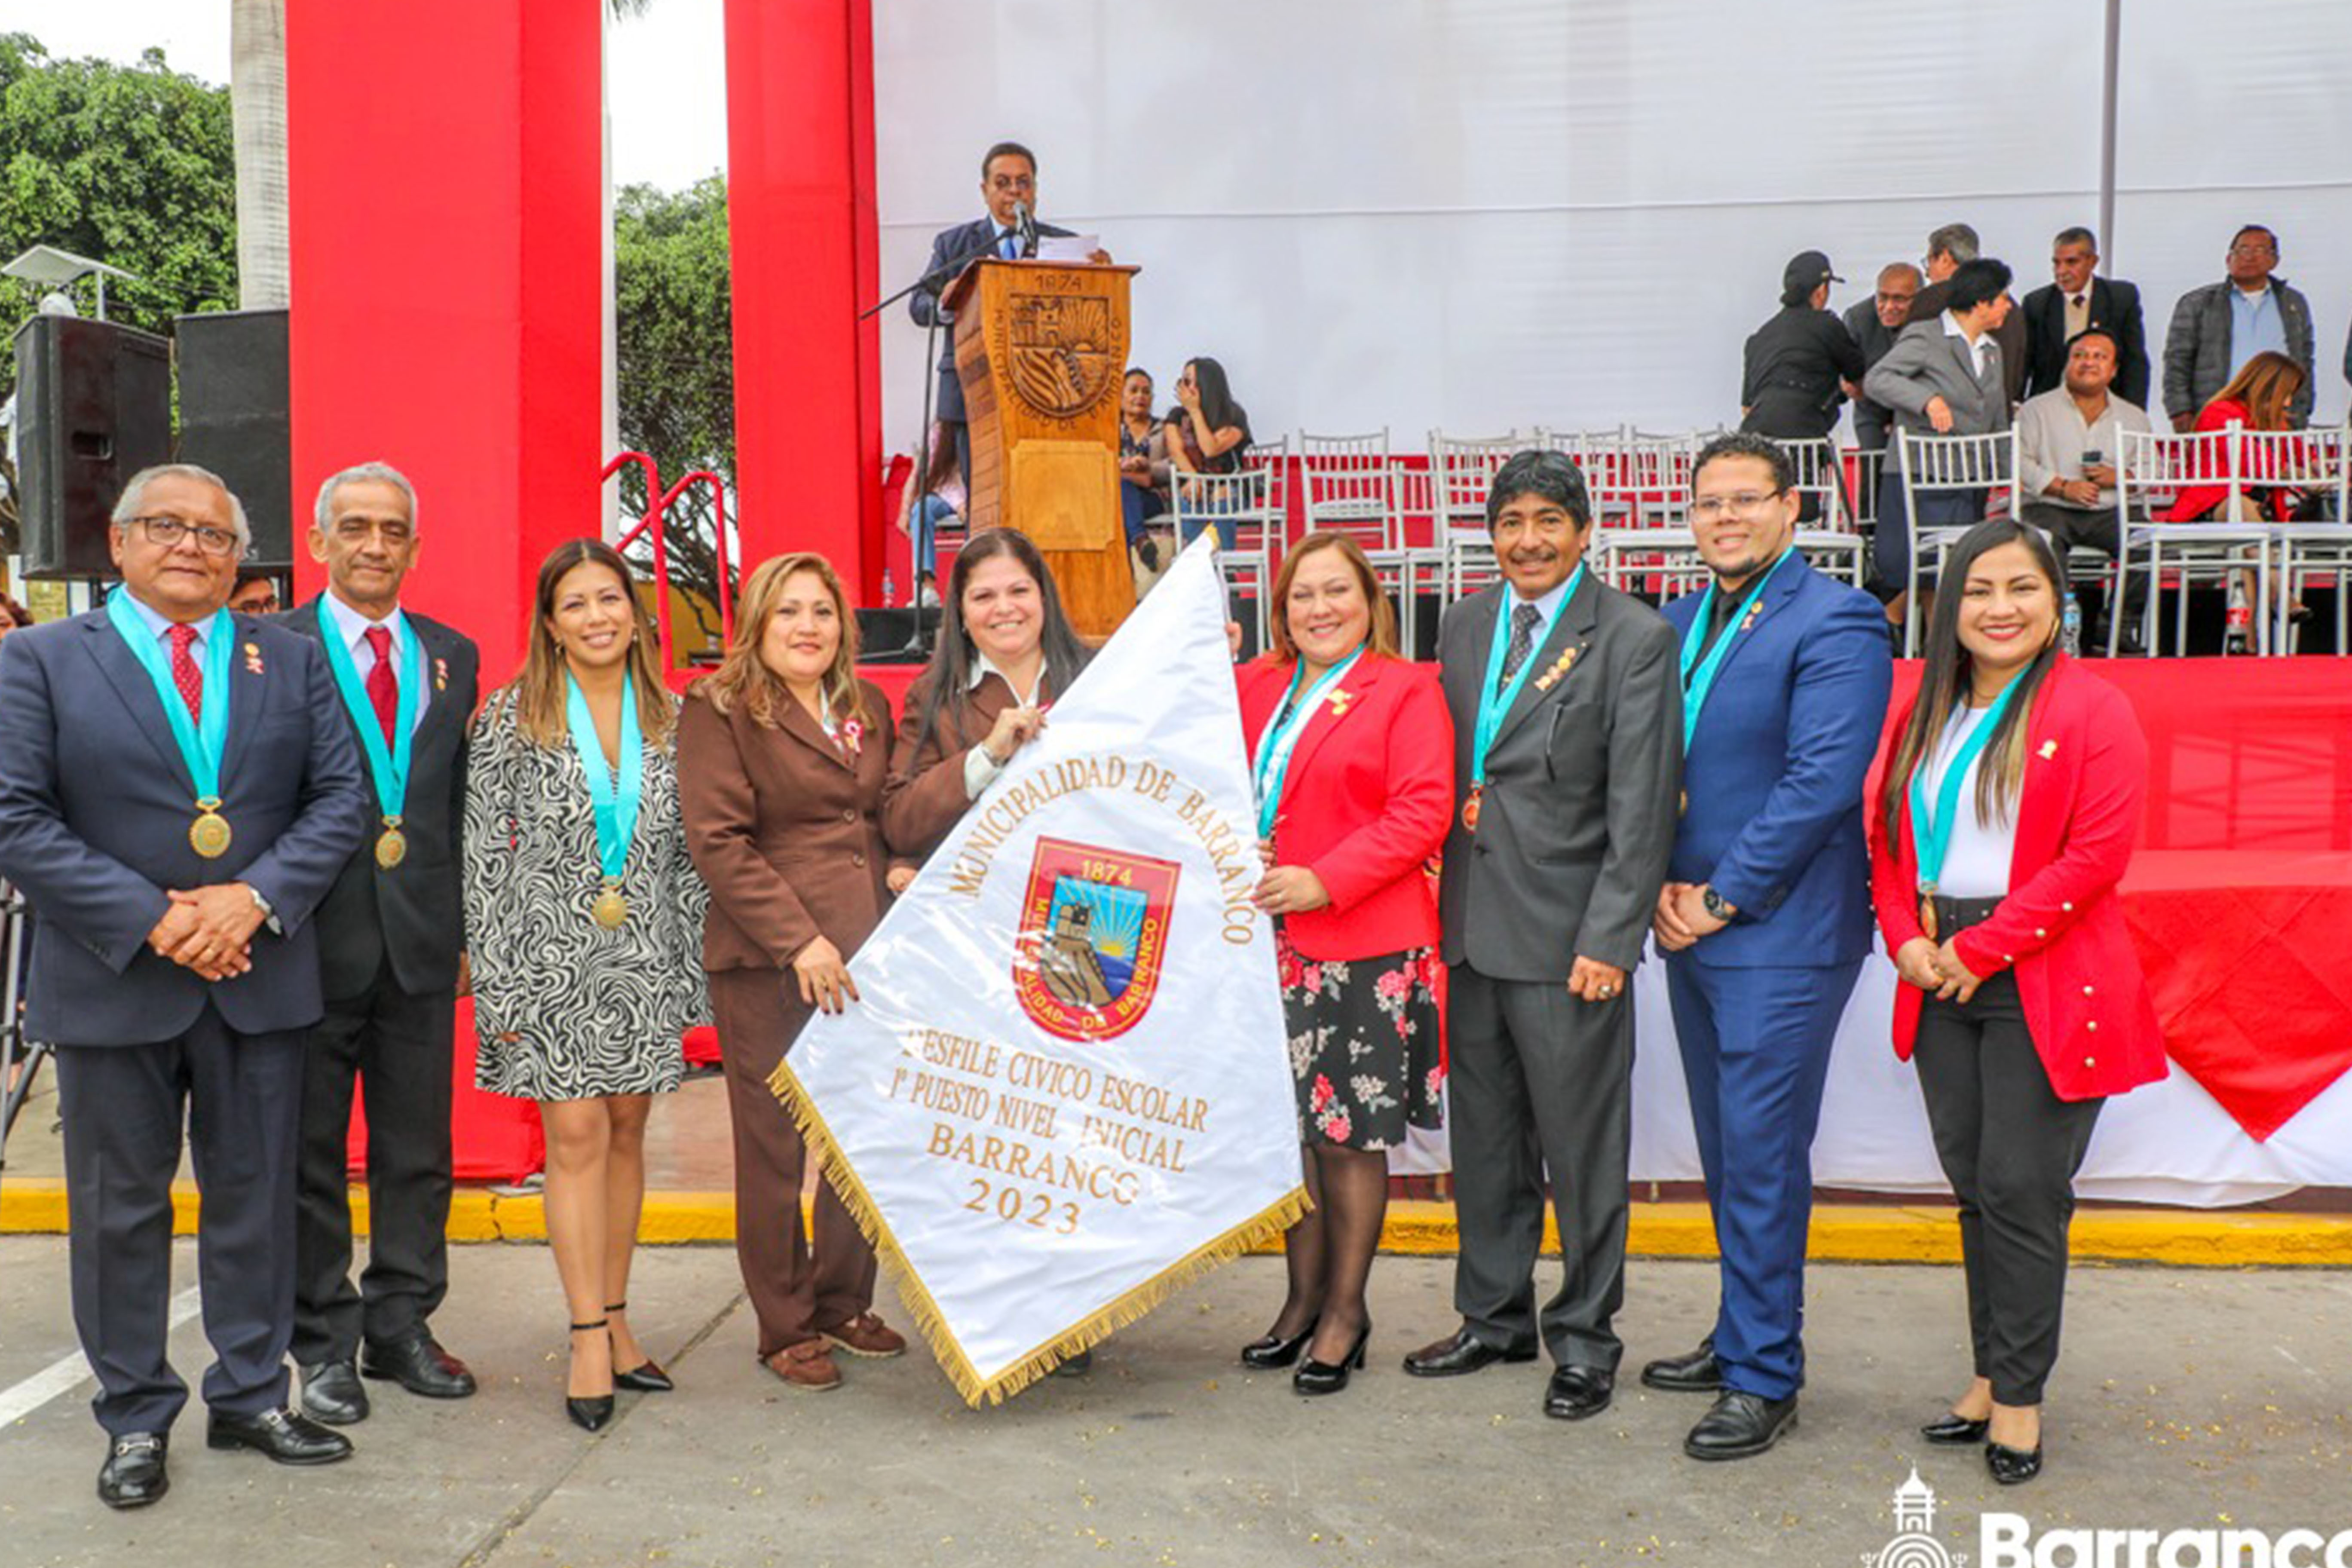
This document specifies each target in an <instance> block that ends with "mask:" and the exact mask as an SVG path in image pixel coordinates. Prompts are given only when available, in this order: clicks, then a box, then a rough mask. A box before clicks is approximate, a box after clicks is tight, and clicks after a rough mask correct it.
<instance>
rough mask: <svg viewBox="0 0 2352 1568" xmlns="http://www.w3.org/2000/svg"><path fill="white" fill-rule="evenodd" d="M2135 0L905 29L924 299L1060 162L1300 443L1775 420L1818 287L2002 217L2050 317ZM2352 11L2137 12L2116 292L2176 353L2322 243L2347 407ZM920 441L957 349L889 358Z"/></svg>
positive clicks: (894, 100)
mask: <svg viewBox="0 0 2352 1568" xmlns="http://www.w3.org/2000/svg"><path fill="white" fill-rule="evenodd" d="M874 12H875V39H876V51H875V54H876V58H875V95H876V106H875V120H876V130H877V178H878V184H879V205H880V216H881V225H882V248H881V255H882V280H883V284H884V287H885V289H891V288H896V287H897V286H898V284H899V283H900V282H903V281H905V280H906V279H911V278H912V277H914V276H915V275H916V274H917V273H918V272H919V270H920V269H921V267H922V263H923V259H924V257H925V256H926V255H927V254H928V246H929V239H930V237H931V235H932V234H933V233H935V232H936V231H937V230H939V229H940V228H943V227H945V226H948V225H950V224H952V223H957V222H961V221H964V220H967V219H969V218H971V217H974V216H978V215H979V213H980V211H981V206H980V201H979V192H978V186H979V170H978V161H979V155H980V153H981V152H982V150H983V149H984V148H985V147H986V146H987V145H988V144H989V143H990V142H993V141H996V140H998V139H999V138H1004V137H1010V138H1013V139H1015V140H1019V141H1023V142H1027V143H1029V144H1030V145H1031V146H1032V147H1034V149H1036V151H1037V154H1038V157H1039V160H1040V162H1041V164H1042V167H1041V168H1040V170H1039V184H1040V191H1041V200H1040V202H1039V208H1040V211H1041V212H1042V213H1043V214H1044V215H1045V216H1046V217H1047V218H1048V219H1051V220H1053V221H1055V222H1058V223H1061V224H1063V225H1065V226H1069V227H1072V228H1076V229H1078V230H1080V231H1082V232H1093V231H1097V230H1098V231H1099V232H1100V233H1101V234H1102V236H1103V237H1104V241H1105V243H1106V244H1107V246H1108V247H1109V249H1110V250H1111V251H1112V252H1113V254H1114V255H1116V256H1117V257H1118V258H1119V259H1120V260H1122V261H1131V262H1136V263H1139V264H1140V265H1141V266H1142V268H1144V270H1143V273H1142V275H1141V276H1140V277H1139V278H1138V279H1137V280H1136V286H1135V323H1136V325H1135V344H1134V351H1133V357H1134V358H1135V360H1136V361H1137V362H1139V363H1142V364H1144V365H1146V366H1148V367H1149V368H1150V369H1151V370H1152V371H1153V372H1154V374H1156V375H1157V376H1158V377H1159V380H1160V393H1161V400H1162V402H1163V404H1164V403H1166V402H1167V401H1170V400H1171V397H1172V385H1171V384H1172V382H1173V379H1174V376H1175V373H1176V371H1177V369H1178V368H1179V367H1180V366H1181V363H1182V361H1183V360H1184V359H1185V358H1186V357H1188V356H1191V355H1194V354H1210V355H1213V356H1215V357H1216V358H1218V359H1220V360H1222V361H1223V363H1224V364H1225V366H1226V368H1227V370H1228V371H1229V372H1230V373H1231V374H1232V376H1233V381H1234V391H1235V395H1237V396H1239V397H1240V398H1241V400H1242V401H1243V402H1244V404H1245V405H1247V406H1248V408H1249V410H1250V412H1251V416H1252V420H1253V423H1254V425H1255V426H1256V428H1257V429H1258V431H1259V432H1260V433H1261V434H1265V435H1273V434H1276V433H1279V432H1281V431H1284V430H1292V429H1297V428H1299V427H1301V426H1306V427H1307V428H1312V429H1317V430H1323V431H1350V430H1363V429H1370V428H1373V427H1376V426H1382V425H1386V426H1389V427H1390V429H1391V437H1392V439H1393V440H1394V441H1395V442H1396V444H1397V445H1398V447H1400V448H1417V447H1420V446H1421V444H1422V442H1423V437H1424V435H1425V433H1426V432H1427V431H1428V430H1429V429H1430V428H1431V427H1432V426H1439V427H1443V428H1444V429H1447V430H1450V431H1455V432H1459V433H1461V434H1465V435H1483V434H1490V433H1494V432H1498V431H1501V430H1504V429H1507V428H1510V427H1513V426H1537V425H1545V426H1555V427H1566V428H1584V427H1591V426H1613V425H1615V424H1617V423H1618V422H1620V421H1621V420H1630V421H1633V422H1634V423H1636V424H1637V425H1640V426H1643V427H1646V428H1689V427H1693V426H1713V425H1715V424H1717V423H1731V422H1735V421H1736V420H1737V417H1738V406H1737V404H1738V391H1739V346H1740V343H1741V342H1742V340H1743V339H1744V338H1745V337H1746V335H1747V334H1748V331H1751V330H1753V329H1754V327H1755V326H1756V325H1757V323H1759V321H1762V320H1763V319H1764V318H1765V317H1766V316H1768V315H1769V314H1770V313H1771V311H1772V310H1773V309H1774V308H1775V303H1776V296H1777V294H1778V291H1779V288H1780V268H1781V265H1782V264H1783V263H1784V262H1785V261H1786V260H1787V258H1789V257H1790V255H1792V254H1793V253H1795V252H1797V251H1799V250H1802V249H1806V248H1809V247H1820V248H1822V249H1824V250H1827V251H1828V252H1829V253H1830V255H1831V257H1832V259H1833V260H1834V261H1835V263H1836V264H1837V267H1838V268H1839V270H1840V272H1841V273H1842V274H1843V276H1844V277H1845V278H1846V279H1848V280H1849V281H1848V282H1847V283H1845V284H1844V285H1843V287H1841V288H1839V289H1836V290H1835V293H1834V298H1833V301H1832V302H1833V304H1834V305H1836V306H1837V307H1839V308H1841V309H1842V308H1843V306H1844V305H1845V304H1846V303H1848V302H1850V301H1852V300H1857V299H1860V298H1861V297H1862V296H1863V295H1864V293H1865V292H1867V290H1868V289H1870V287H1871V285H1872V280H1873V278H1874V274H1875V272H1876V270H1877V268H1879V267H1880V266H1881V265H1883V264H1884V263H1885V262H1888V261H1892V260H1896V259H1915V260H1916V258H1918V256H1919V254H1920V251H1921V248H1922V243H1921V242H1922V241H1923V239H1924V238H1925V237H1926V235H1927V231H1928V230H1929V229H1930V228H1932V227H1934V226H1936V225H1937V224H1939V223H1943V222H1947V221H1950V220H1953V219H1963V220H1966V221H1968V222H1970V223H1973V224H1974V225H1975V226H1977V228H1978V229H1979V232H1980V233H1981V234H1982V235H1983V237H1984V241H1985V246H1986V249H1987V251H1988V253H1990V254H1991V255H1995V256H1999V257H2000V258H2002V259H2004V260H2006V261H2008V262H2010V264H2011V266H2012V267H2013V268H2016V270H2017V273H2018V279H2019V281H2018V289H2017V291H2018V293H2019V294H2020V296H2022V295H2023V293H2024V292H2025V290H2026V289H2031V288H2033V287H2036V286H2038V285H2040V284H2042V283H2043V282H2046V281H2048V279H2049V254H2050V252H2049V242H2050V237H2051V236H2052V235H2053V233H2054V232H2055V231H2056V230H2057V229H2059V228H2060V227H2062V226H2065V225H2067V224H2072V223H2081V224H2086V225H2095V224H2096V222H2097V218H2098V182H2099V125H2098V119H2099V101H2100V64H2101V38H2102V27H2103V25H2104V16H2105V5H2104V4H2103V3H2102V0H1979V3H1977V4H1971V5H1949V6H1944V7H1940V8H1933V9H1929V8H1912V9H1908V10H1904V11H1900V12H1890V11H1889V10H1888V9H1887V7H1886V6H1885V5H1884V4H1880V3H1876V0H1814V3H1813V4H1810V5H1802V6H1799V5H1736V4H1731V3H1729V0H1311V3H1277V4H1267V3H1265V0H1192V3H1191V4H1187V5H1142V4H1135V3H1133V0H909V3H907V4H890V5H877V6H876V7H875V8H874ZM2347 81H2352V5H2347V4H2346V3H2345V0H2271V3H2270V4H2267V5H2263V6H2260V7H2248V8H2245V9H2244V11H2243V12H2241V11H2240V9H2239V8H2237V7H2229V6H2220V5H2211V4H2207V3H2202V0H2131V4H2129V5H2126V6H2125V7H2124V23H2123V32H2122V88H2121V110H2120V118H2119V153H2118V163H2117V181H2118V187H2119V189H2118V197H2117V206H2116V233H2114V234H2113V235H2111V236H2102V237H2101V238H2102V240H2103V242H2104V244H2103V248H2104V249H2105V253H2106V257H2107V269H2108V271H2109V272H2110V273H2111V275H2113V276H2116V277H2121V278H2128V279H2133V280H2135V281H2137V283H2138V284H2139V285H2140V288H2141V289H2142V292H2143V295H2144V297H2145V299H2146V300H2147V315H2148V322H2147V325H2148V332H2149V338H2150V344H2149V346H2150V349H2151V351H2157V350H2158V349H2160V346H2161V338H2162V335H2163V332H2164V329H2165V325H2166V322H2167V321H2168V319H2169V316H2170V311H2171V308H2172V303H2173V301H2174V300H2176V299H2177V298H2178V297H2179V294H2180V293H2181V291H2182V290H2183V289H2187V288H2189V287H2191V286H2193V285H2195V284H2198V283H2200V282H2207V281H2210V280H2212V279H2218V278H2220V277H2221V258H2222V252H2223V251H2224V250H2225V249H2226V248H2227V247H2228V244H2229V240H2230V236H2231V232H2232V231H2233V230H2234V229H2235V228H2236V227H2237V226H2239V225H2241V224H2243V223H2248V222H2261V223H2266V224H2268V225H2270V226H2273V228H2275V229H2276V230H2277V231H2278V233H2279V236H2280V237H2281V241H2282V244H2283V247H2284V258H2283V259H2282V262H2281V267H2280V270H2281V272H2282V274H2283V275H2284V276H2285V277H2286V278H2288V279H2290V280H2291V281H2293V282H2294V284H2295V285H2296V286H2297V287H2298V288H2300V289H2303V290H2304V291H2305V293H2307V294H2308V295H2309V296H2310V299H2311V301H2312V306H2313V310H2314V314H2315V317H2316V318H2317V322H2316V324H2317V331H2318V355H2317V357H2318V366H2319V408H2320V411H2321V413H2322V415H2323V416H2337V417H2340V416H2341V413H2342V410H2343V409H2344V407H2345V404H2346V388H2345V383H2344V377H2343V367H2344V355H2345V339H2346V329H2347V324H2352V265H2347V258H2346V247H2347V241H2352V93H2347V91H2346V90H2345V84H2346V83H2347ZM883 353H884V355H885V376H884V385H885V391H886V396H885V418H886V421H887V424H886V427H885V437H884V438H885V441H886V444H887V446H888V447H890V449H892V450H894V451H903V450H906V449H908V447H910V446H911V445H912V442H913V440H914V437H915V432H916V426H917V425H918V424H919V420H920V414H921V397H922V382H921V378H920V375H919V371H920V360H921V353H922V351H921V332H920V330H919V329H918V328H916V327H914V326H913V325H912V324H911V322H909V321H908V318H907V317H906V316H905V314H904V313H903V311H902V310H894V311H893V312H892V313H891V314H890V317H889V324H888V325H887V327H886V328H885V330H884V334H883Z"/></svg>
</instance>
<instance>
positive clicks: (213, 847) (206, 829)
mask: <svg viewBox="0 0 2352 1568" xmlns="http://www.w3.org/2000/svg"><path fill="white" fill-rule="evenodd" d="M234 837H236V836H235V835H234V834H233V833H231V832H230V831H229V826H228V818H227V817H226V816H222V815H221V814H220V802H218V801H216V800H213V801H204V800H200V801H198V802H196V819H195V821H194V822H192V823H190V824H188V847H190V848H191V849H194V851H195V852H196V853H197V854H199V855H201V856H203V857H204V858H205V859H207V860H217V859H219V858H221V857H222V856H224V855H226V854H227V853H228V847H229V842H230V840H231V839H232V838H234Z"/></svg>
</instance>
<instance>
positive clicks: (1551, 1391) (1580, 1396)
mask: <svg viewBox="0 0 2352 1568" xmlns="http://www.w3.org/2000/svg"><path fill="white" fill-rule="evenodd" d="M1616 1393H1617V1377H1616V1374H1615V1373H1607V1372H1603V1371H1601V1369H1600V1368H1599V1367H1597V1366H1563V1367H1559V1368H1556V1369H1554V1370H1553V1372H1552V1374H1551V1382H1550V1383H1549V1384H1546V1385H1545V1387H1544V1403H1543V1413H1544V1414H1545V1415H1549V1416H1550V1417H1551V1418H1552V1419H1553V1420H1555V1421H1582V1420H1584V1419H1585V1418H1587V1417H1588V1416H1593V1415H1600V1414H1601V1412H1602V1411H1604V1410H1606V1409H1608V1408H1609V1402H1610V1400H1611V1399H1612V1398H1614V1397H1615V1396H1616Z"/></svg>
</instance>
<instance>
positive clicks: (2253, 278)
mask: <svg viewBox="0 0 2352 1568" xmlns="http://www.w3.org/2000/svg"><path fill="white" fill-rule="evenodd" d="M2278 259H2279V242H2278V236H2276V235H2274V234H2273V233H2272V232H2271V231H2270V230H2269V229H2266V228H2264V227H2263V226H2262V225H2260V224H2258V223H2251V224H2248V225H2247V226H2245V227H2243V228H2242V229H2240V230H2239V231H2238V232H2237V235H2236V236H2235V237H2233V238H2232V239H2231V241H2230V253H2229V255H2228V256H2226V257H2225V258H2222V265H2223V266H2224V267H2225V268H2228V271H2229V276H2228V277H2226V278H2224V279H2221V281H2220V282H2219V283H2205V284H2200V286H2198V287H2197V288H2194V289H2190V290H2189V292H2188V293H2186V294H2183V295H2182V296H2181V297H2180V302H2179V304H2177V305H2175V306H2173V308H2172V325H2171V326H2170V327H2169V328H2168V329H2167V331H2165V334H2164V411H2165V412H2166V413H2167V414H2169V415H2170V416H2172V427H2173V428H2174V429H2175V430H2189V429H2192V428H2194V427H2195V426H2196V424H2197V415H2198V411H2199V410H2200V409H2202V408H2203V407H2204V406H2205V405H2207V404H2208V403H2210V402H2211V401H2213V395H2214V394H2215V393H2217V392H2219V391H2221V388H2222V387H2224V386H2226V385H2228V384H2229V382H2230V378H2231V376H2233V375H2235V374H2238V370H2239V367H2240V366H2242V365H2243V364H2244V363H2246V362H2247V361H2248V360H2250V359H2252V358H2253V357H2254V356H2255V355H2256V354H2258V353H2262V352H2263V350H2264V349H2272V350H2275V351H2276V352H2277V353H2283V354H2284V355H2286V356H2287V357H2288V358H2289V359H2291V360H2293V361H2294V363H2297V364H2299V365H2301V366H2303V389H2302V390H2301V391H2299V392H2297V393H2296V394H2295V395H2294V398H2293V400H2292V401H2290V402H2289V403H2288V405H2287V419H2288V422H2289V423H2290V424H2292V425H2293V426H2294V427H2295V428H2296V429H2298V430H2299V429H2301V428H2303V426H2305V425H2307V424H2309V423H2310V422H2311V399H2312V393H2313V390H2314V388H2315V387H2316V386H2317V384H2318V379H2319V378H2318V377H2317V376H2316V375H2315V374H2313V372H2314V371H2315V368H2316V366H2315V363H2314V353H2315V344H2314V342H2313V339H2312V332H2311V302H2310V301H2309V300H2305V298H2304V297H2303V295H2302V293H2301V292H2300V291H2298V290H2297V289H2293V288H2290V287H2288V285H2287V280H2286V279H2284V278H2281V277H2279V276H2277V275H2276V274H2275V273H2274V272H2273V271H2272V268H2274V267H2276V266H2277V265H2278ZM2345 353H2346V356H2347V369H2352V344H2347V346H2346V349H2345Z"/></svg>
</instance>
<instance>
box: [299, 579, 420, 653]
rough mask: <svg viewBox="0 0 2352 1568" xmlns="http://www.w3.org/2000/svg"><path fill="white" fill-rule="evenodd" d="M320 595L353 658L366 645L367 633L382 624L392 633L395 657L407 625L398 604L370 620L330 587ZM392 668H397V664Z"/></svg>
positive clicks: (399, 649) (399, 650)
mask: <svg viewBox="0 0 2352 1568" xmlns="http://www.w3.org/2000/svg"><path fill="white" fill-rule="evenodd" d="M320 597H321V598H323V599H324V600H325V601H326V605H327V613H328V614H329V615H331V616H333V617H334V618H335V629H336V630H337V631H338V632H340V633H341V634H342V638H343V645H344V646H345V647H349V648H350V649H351V650H352V657H353V658H357V657H359V654H360V650H361V649H362V648H364V647H367V635H368V633H369V632H370V631H372V630H373V629H374V628H375V627H377V626H382V627H383V628H384V629H385V630H386V631H389V632H390V633H391V634H392V651H393V653H394V656H395V657H397V656H398V655H399V653H400V652H401V633H402V629H403V628H404V626H406V625H407V622H406V620H405V618H404V617H403V616H402V615H401V613H400V606H399V605H394V606H393V610H392V614H391V615H389V616H386V617H384V618H383V620H380V621H372V620H370V619H368V617H367V616H363V615H362V614H360V613H359V612H358V611H357V610H355V609H353V608H352V607H351V606H350V605H346V604H344V603H343V601H342V600H341V599H340V598H338V597H337V596H336V595H335V591H334V590H333V589H332V588H329V589H327V590H326V592H325V593H324V594H322V595H320ZM394 668H398V666H394Z"/></svg>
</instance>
